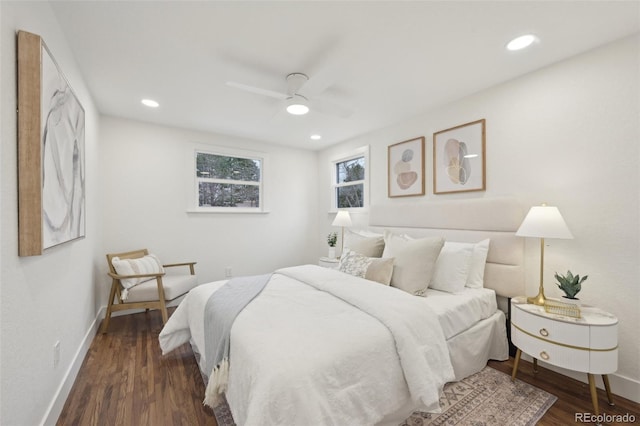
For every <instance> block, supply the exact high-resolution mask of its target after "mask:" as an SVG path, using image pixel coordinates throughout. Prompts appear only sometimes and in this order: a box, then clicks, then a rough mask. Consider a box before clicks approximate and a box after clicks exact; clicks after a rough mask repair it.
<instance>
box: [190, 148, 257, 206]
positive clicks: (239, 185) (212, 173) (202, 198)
mask: <svg viewBox="0 0 640 426" xmlns="http://www.w3.org/2000/svg"><path fill="white" fill-rule="evenodd" d="M195 157H196V158H195V175H196V179H195V183H196V188H195V190H196V194H197V195H196V201H197V204H196V207H197V210H199V211H262V210H263V203H264V202H263V199H262V198H263V197H262V168H263V159H262V158H259V157H253V156H240V155H226V154H219V153H212V152H204V151H196V153H195Z"/></svg>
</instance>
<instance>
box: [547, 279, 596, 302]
mask: <svg viewBox="0 0 640 426" xmlns="http://www.w3.org/2000/svg"><path fill="white" fill-rule="evenodd" d="M555 277H556V280H557V281H558V283H559V284H558V288H559V289H560V290H562V291H563V292H564V294H565V295H564V296H562V297H563V298H565V299H568V300H567V301H568V302H570V303H579V301H580V299H578V298H577V297H576V295H577V294H578V293H579V292H580V290H581V289H582V283H583V282H584V281H585V280H586V279H587V278H589V276H588V275H585V276H584V277H582V278H580V275H575V276H574V275H573V274H572V273H571V271H567V274H566V275H560V274H558V273H557V272H556V274H555Z"/></svg>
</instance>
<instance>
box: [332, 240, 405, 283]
mask: <svg viewBox="0 0 640 426" xmlns="http://www.w3.org/2000/svg"><path fill="white" fill-rule="evenodd" d="M338 270H340V271H342V272H344V273H347V274H349V275H353V276H356V277H360V278H364V279H367V280H371V281H375V282H378V283H380V284H384V285H389V283H390V282H391V275H392V274H393V258H386V259H380V258H372V257H367V256H364V255H362V254H360V253H356V252H355V251H352V250H349V249H347V248H345V250H344V253H343V254H342V257H341V258H340V266H339V267H338Z"/></svg>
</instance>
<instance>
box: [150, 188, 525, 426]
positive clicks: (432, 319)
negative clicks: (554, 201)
mask: <svg viewBox="0 0 640 426" xmlns="http://www.w3.org/2000/svg"><path fill="white" fill-rule="evenodd" d="M522 217H523V214H522V210H521V208H520V206H519V204H518V203H517V201H516V200H514V199H511V198H497V199H474V200H455V201H448V202H440V203H435V202H433V203H429V204H420V205H411V206H403V205H395V204H394V205H384V206H374V207H372V208H371V211H370V215H369V225H370V226H369V230H368V232H370V233H372V234H374V235H375V234H378V233H380V234H382V233H386V234H388V235H385V238H390V237H389V235H391V234H393V235H395V236H402V237H403V238H407V239H409V240H416V241H424V240H427V239H433V238H435V237H442V238H444V239H446V241H447V244H449V242H463V243H477V242H478V241H481V240H485V239H490V241H491V243H490V248H489V251H488V254H487V255H486V264H484V265H483V266H484V277H483V281H484V286H483V287H482V288H464V289H462V290H460V291H456V292H455V293H450V292H446V291H441V290H436V289H432V288H429V289H426V291H424V293H423V294H422V295H421V296H415V295H413V294H410V293H409V292H407V291H402V290H399V289H398V288H394V287H391V286H384V285H380V284H378V283H374V282H372V281H371V280H368V279H365V278H362V277H357V276H353V275H350V274H347V273H344V272H341V271H336V270H331V269H327V268H321V267H319V266H315V265H301V266H296V267H291V268H283V269H280V270H277V271H275V272H274V274H273V275H272V276H271V278H270V281H269V283H268V284H267V285H266V287H265V288H264V290H263V291H262V293H261V294H260V296H259V297H257V298H256V299H254V300H253V301H252V302H251V303H250V304H249V305H247V307H246V308H245V309H244V310H243V311H242V312H241V314H240V315H238V317H237V318H236V320H235V322H234V323H233V328H232V331H231V339H230V354H231V356H230V368H229V375H228V388H227V391H226V399H227V401H228V404H229V407H230V409H231V413H232V415H233V417H234V420H235V421H236V423H237V424H239V425H254V424H260V425H281V424H291V425H293V424H314V425H315V424H317V425H325V424H326V425H330V424H335V425H341V424H367V425H368V424H379V425H382V424H398V423H399V422H401V421H403V420H404V419H406V418H407V417H408V416H409V415H410V414H411V413H412V412H413V411H415V410H423V411H438V409H439V405H438V397H439V393H440V392H441V389H442V386H443V385H444V383H446V382H449V381H456V380H460V379H462V378H464V377H467V376H469V375H471V374H473V373H475V372H478V371H480V370H481V369H482V368H484V367H485V366H486V363H487V360H489V359H497V360H504V359H506V358H507V357H508V348H507V339H506V327H505V317H504V314H503V313H502V311H500V310H499V309H497V307H498V299H499V298H501V297H511V296H515V295H518V294H523V291H524V290H523V286H524V284H523V278H522V257H523V244H522V241H521V239H519V238H517V237H515V235H514V233H515V230H516V229H517V227H518V226H519V224H520V222H521V220H522ZM387 241H390V240H387ZM412 244H413V243H412ZM389 246H390V244H389ZM395 259H396V260H395V262H397V259H398V258H397V257H396V258H395ZM396 269H398V267H397V265H396ZM394 274H395V272H394ZM225 282H226V281H217V282H214V283H209V284H203V285H201V286H198V287H197V288H195V289H193V290H192V291H191V292H190V293H189V294H188V295H187V297H186V298H185V300H184V301H183V302H182V303H181V304H180V306H179V307H178V309H177V310H176V311H175V312H174V314H173V315H172V316H171V318H170V320H169V322H168V323H167V324H166V325H165V327H164V329H163V330H162V332H161V334H160V344H161V347H162V349H163V352H164V353H166V352H168V351H170V350H172V349H173V348H175V347H177V346H179V345H181V344H184V343H185V342H190V343H191V345H192V347H193V349H194V353H196V358H197V359H198V362H199V365H200V366H201V369H202V373H203V377H204V378H205V380H206V379H207V376H208V374H209V372H207V371H205V370H206V369H204V368H203V367H202V366H203V365H205V364H206V362H205V361H206V360H205V359H204V358H205V354H204V351H203V348H204V347H205V344H204V341H205V332H204V327H203V316H204V313H203V311H204V306H205V304H206V302H207V300H208V298H209V296H210V295H211V294H213V293H215V292H216V291H217V290H218V289H219V288H221V287H222V286H223V285H224V283H225ZM496 296H499V297H498V298H497V297H496ZM416 354H417V355H416Z"/></svg>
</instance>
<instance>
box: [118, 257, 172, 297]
mask: <svg viewBox="0 0 640 426" xmlns="http://www.w3.org/2000/svg"><path fill="white" fill-rule="evenodd" d="M111 264H112V265H113V269H115V270H116V273H117V274H118V275H143V274H157V273H163V272H164V268H163V267H162V263H161V262H160V259H158V258H157V257H156V256H155V255H153V254H148V255H146V256H143V257H139V258H137V259H120V258H119V257H114V258H112V259H111ZM152 279H154V278H153V277H151V278H124V279H121V280H120V282H121V283H122V286H123V287H124V288H125V291H124V294H123V296H122V298H123V299H126V295H127V290H129V289H130V288H131V287H133V286H135V285H138V284H140V283H143V282H145V281H149V280H152Z"/></svg>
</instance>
